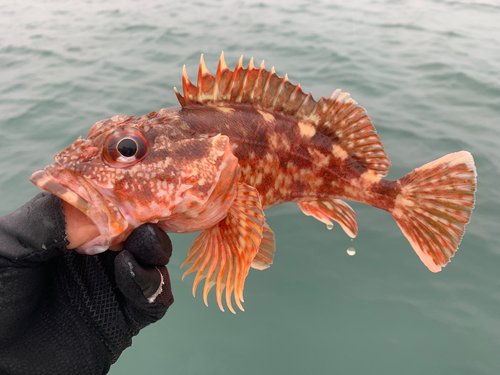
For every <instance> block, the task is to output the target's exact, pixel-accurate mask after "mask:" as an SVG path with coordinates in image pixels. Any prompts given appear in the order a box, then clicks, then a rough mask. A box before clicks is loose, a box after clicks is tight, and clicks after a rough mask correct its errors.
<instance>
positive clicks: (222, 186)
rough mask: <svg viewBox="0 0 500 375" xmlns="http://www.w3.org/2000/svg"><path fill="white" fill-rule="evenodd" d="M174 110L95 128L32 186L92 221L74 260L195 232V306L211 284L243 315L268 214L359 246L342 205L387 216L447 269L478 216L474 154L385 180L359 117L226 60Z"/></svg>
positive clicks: (352, 107)
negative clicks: (288, 205) (94, 232)
mask: <svg viewBox="0 0 500 375" xmlns="http://www.w3.org/2000/svg"><path fill="white" fill-rule="evenodd" d="M175 91H176V94H177V97H178V99H179V102H180V104H181V106H180V107H172V108H166V109H161V110H160V111H158V112H152V113H149V114H147V115H144V116H142V117H139V118H133V117H132V118H126V117H125V116H121V117H119V116H115V117H113V118H111V119H107V120H102V121H99V122H98V123H96V124H95V125H94V126H92V128H91V129H90V131H89V134H88V135H87V138H86V139H81V138H79V139H78V140H77V141H76V142H75V143H73V144H72V145H70V146H69V147H68V148H67V149H65V150H63V151H62V152H60V153H59V154H57V155H56V157H55V159H56V161H55V163H54V164H52V165H50V166H47V167H46V168H45V169H43V170H41V171H38V172H35V173H34V174H33V176H32V177H31V181H32V182H33V183H35V184H36V185H37V186H38V187H40V188H42V189H44V190H47V191H49V192H52V193H54V194H56V195H58V196H59V197H61V198H62V199H64V200H66V201H67V202H68V203H70V204H72V205H74V206H75V207H77V208H78V209H80V210H81V211H82V212H84V213H85V214H86V215H87V216H88V217H89V218H90V219H91V220H93V222H94V223H95V224H96V226H97V227H98V229H99V232H100V235H99V236H98V237H97V238H95V239H94V240H92V241H90V242H89V243H87V244H84V245H82V246H81V247H80V248H79V249H78V251H80V252H83V253H87V254H95V253H98V252H101V251H104V250H106V249H108V248H109V246H112V245H114V244H117V243H119V242H122V241H123V240H124V239H125V238H126V237H127V236H128V235H129V234H130V232H131V231H132V230H133V229H134V228H135V227H137V226H139V225H141V224H143V223H146V222H154V223H157V224H158V226H159V227H160V228H162V229H164V230H166V231H170V232H179V233H183V232H193V231H199V230H201V231H202V233H201V234H200V235H199V236H198V237H197V238H196V240H195V242H194V243H193V246H192V247H191V249H190V251H189V255H188V259H187V260H186V262H184V264H187V263H190V262H192V263H193V264H192V265H191V267H190V268H189V269H188V270H187V271H186V274H188V273H190V272H196V273H197V274H196V277H195V282H194V285H193V294H194V292H195V290H196V287H197V285H198V283H199V282H200V281H201V280H202V279H204V278H205V279H206V281H205V286H204V292H203V295H204V300H205V303H207V295H208V292H209V290H210V289H211V288H212V287H213V286H214V285H216V296H217V301H218V304H219V306H220V308H221V309H222V310H223V306H222V294H223V290H224V289H226V293H225V300H226V304H227V306H228V308H229V309H230V310H231V311H232V312H234V309H233V308H232V304H231V296H232V294H233V293H234V299H235V302H236V304H237V305H238V307H239V308H240V309H242V310H243V307H242V305H241V302H243V287H244V281H245V278H246V276H247V274H248V271H249V269H250V267H253V268H256V269H260V270H262V269H265V268H267V267H269V266H270V265H271V264H272V261H273V256H274V251H275V239H274V233H273V232H272V230H271V229H270V228H269V226H268V225H267V223H266V222H265V216H264V210H265V209H266V208H268V207H271V206H273V205H277V204H281V203H285V202H296V203H297V204H298V205H299V207H300V208H301V210H302V211H303V212H304V213H305V214H306V215H311V216H313V217H315V218H316V219H318V220H320V221H322V222H324V223H325V224H327V226H328V227H329V228H331V227H332V225H333V224H332V222H331V220H334V221H336V222H338V223H339V224H340V225H341V226H342V228H343V229H344V230H345V232H346V233H347V234H348V235H349V236H351V237H355V236H356V234H357V230H358V228H357V224H356V216H355V214H354V211H353V210H352V208H351V207H350V206H349V205H348V204H347V203H346V202H344V200H353V201H358V202H362V203H366V204H369V205H372V206H374V207H377V208H380V209H384V210H386V211H388V212H390V213H391V214H392V215H393V216H394V218H395V220H396V222H397V224H398V225H399V226H400V228H401V229H402V231H403V233H404V235H405V236H406V237H407V239H408V240H409V242H410V243H411V245H412V247H413V248H414V250H415V251H416V253H417V254H418V255H419V257H420V259H421V260H422V261H423V262H424V264H425V265H426V266H427V267H428V268H429V269H430V270H431V271H433V272H437V271H439V270H441V267H443V266H445V265H446V264H447V263H448V262H449V260H450V258H451V257H452V256H453V255H454V253H455V252H456V250H457V248H458V244H459V243H460V241H461V238H462V236H463V233H464V231H465V225H466V224H467V223H468V222H469V220H470V215H471V212H472V209H473V207H474V201H475V189H476V171H475V166H474V162H473V159H472V156H471V155H470V153H468V152H466V151H461V152H457V153H453V154H449V155H446V156H444V157H442V158H440V159H438V160H436V161H433V162H430V163H428V164H426V165H424V166H422V167H420V168H417V169H416V170H414V171H413V172H411V173H409V174H408V175H407V176H405V177H403V178H401V179H399V180H397V181H390V180H386V179H383V177H384V176H385V175H386V174H387V171H388V169H389V166H390V161H389V159H388V157H387V155H386V153H385V151H384V148H383V146H382V143H381V140H380V138H379V137H378V135H377V133H376V131H375V128H374V127H373V124H372V123H371V120H370V118H369V117H368V116H367V115H366V111H365V110H364V108H362V107H360V106H358V105H357V103H356V102H355V101H354V100H353V99H351V98H350V96H349V94H347V93H342V92H340V90H336V91H335V92H334V93H333V94H332V95H331V96H330V97H329V98H327V99H325V98H324V97H323V98H321V99H320V100H319V101H318V102H316V101H314V100H313V99H312V96H311V94H309V95H306V94H304V93H303V92H302V90H301V88H300V85H297V86H295V85H293V84H291V83H290V82H289V81H288V78H287V76H285V77H284V78H280V77H278V76H277V75H276V74H275V73H274V69H272V70H271V71H267V70H265V68H264V65H263V64H262V65H261V66H260V67H259V68H255V67H254V66H253V60H251V61H250V63H249V65H248V67H247V68H243V66H242V59H240V61H239V62H238V64H237V66H236V68H235V70H234V71H231V70H229V69H228V68H227V66H226V64H225V62H224V58H223V55H222V56H221V59H220V61H219V66H218V69H217V73H216V75H215V76H212V75H211V74H210V73H209V72H208V70H207V69H206V66H205V64H204V62H203V57H202V59H201V62H200V68H199V73H198V83H197V86H195V85H193V84H192V83H191V82H190V81H189V79H188V78H187V75H186V72H185V70H184V72H183V91H184V96H182V95H181V94H179V92H177V90H176V89H175Z"/></svg>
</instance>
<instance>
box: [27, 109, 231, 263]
mask: <svg viewBox="0 0 500 375" xmlns="http://www.w3.org/2000/svg"><path fill="white" fill-rule="evenodd" d="M238 174H239V167H238V159H237V158H236V157H235V156H234V155H233V153H232V151H231V148H230V145H229V139H228V137H226V136H222V135H219V134H218V135H212V136H197V137H193V136H189V133H187V134H184V133H182V131H181V130H180V129H179V128H178V127H175V126H169V125H168V119H167V120H166V121H164V122H163V123H162V126H161V127H160V126H158V125H157V124H153V123H151V122H148V121H143V120H141V118H139V119H136V120H134V118H129V119H125V116H120V117H119V116H115V117H113V118H111V119H107V120H102V121H99V122H97V123H96V124H94V125H93V126H92V128H91V129H90V131H89V133H88V135H87V138H85V139H83V138H81V137H80V138H78V139H77V140H76V141H75V142H74V143H73V144H71V145H70V146H68V147H67V148H66V149H64V150H63V151H61V152H59V153H58V154H56V155H55V162H54V163H53V164H51V165H49V166H47V167H45V168H44V169H42V170H39V171H37V172H35V173H33V175H32V176H31V178H30V180H31V182H33V183H34V184H35V185H36V186H38V187H39V188H41V189H42V190H46V191H48V192H50V193H52V194H54V195H56V196H58V197H60V198H61V199H63V200H64V201H66V202H68V203H69V204H71V205H73V206H74V207H76V208H77V209H79V210H80V211H81V212H83V213H84V214H85V215H87V216H88V217H89V218H90V219H91V220H92V221H93V222H94V224H95V225H96V226H97V228H98V230H99V233H100V236H99V237H98V238H97V239H94V240H93V241H91V242H89V243H87V244H83V245H82V246H80V247H79V248H78V249H77V251H79V252H82V253H86V254H95V253H99V252H102V251H105V250H106V249H107V248H109V246H113V245H115V244H117V243H120V242H122V241H124V240H125V239H126V237H127V236H128V235H129V234H130V233H131V231H132V230H133V229H134V228H136V227H138V226H139V225H141V224H143V223H150V222H152V223H158V224H159V225H160V224H161V228H163V229H165V230H170V231H176V232H190V231H196V230H200V229H205V227H206V226H210V225H214V224H215V223H216V222H218V221H219V220H221V219H222V218H223V217H225V215H226V214H227V211H228V210H229V207H230V205H231V203H232V201H233V200H234V197H235V196H236V183H235V181H236V180H237V177H238Z"/></svg>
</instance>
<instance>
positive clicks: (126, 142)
mask: <svg viewBox="0 0 500 375" xmlns="http://www.w3.org/2000/svg"><path fill="white" fill-rule="evenodd" d="M138 150H139V145H138V144H137V142H136V141H135V140H133V139H132V138H123V139H122V140H121V141H120V142H118V143H117V144H116V151H118V153H119V154H120V155H122V156H125V157H126V158H129V157H131V156H135V154H137V151H138Z"/></svg>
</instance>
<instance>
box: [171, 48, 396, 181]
mask: <svg viewBox="0 0 500 375" xmlns="http://www.w3.org/2000/svg"><path fill="white" fill-rule="evenodd" d="M182 88H183V93H184V96H182V95H181V94H180V93H179V92H178V91H177V89H176V88H174V90H175V94H176V95H177V98H178V99H179V103H180V104H181V106H182V107H190V106H196V105H212V106H224V105H227V104H239V103H247V104H251V105H253V106H254V107H257V108H259V109H261V110H262V109H263V110H267V111H269V112H278V113H281V114H283V115H285V116H292V117H294V118H295V119H296V120H297V122H299V121H300V122H305V123H308V124H310V125H312V126H314V127H315V129H316V130H317V131H319V132H321V133H322V134H324V135H326V136H328V137H330V138H332V140H333V141H334V142H335V143H337V144H338V145H339V146H340V147H341V149H342V150H344V151H346V153H347V155H349V156H351V157H353V158H355V159H356V160H357V161H358V162H359V163H360V164H362V165H363V166H364V167H365V168H367V169H369V170H371V171H373V172H374V173H375V174H377V175H379V176H381V177H383V176H385V175H386V174H387V172H388V170H389V167H390V165H391V162H390V160H389V158H388V157H387V154H386V153H385V151H384V146H382V142H381V140H380V138H379V136H378V135H377V132H376V130H375V127H374V126H373V124H372V121H371V120H370V118H369V117H368V116H367V115H366V110H365V109H364V108H363V107H360V106H358V103H357V102H356V101H355V100H353V99H352V98H351V97H350V95H349V94H348V93H345V92H341V91H340V90H335V92H334V93H333V94H332V95H331V96H330V97H329V98H328V99H325V97H322V98H321V99H320V100H319V101H318V102H316V101H315V100H314V99H313V98H312V94H311V93H309V94H305V93H304V92H303V91H302V89H301V88H300V84H298V85H293V84H292V83H290V82H289V81H288V77H287V76H286V75H285V77H284V78H280V77H278V75H277V74H276V73H275V72H274V67H273V68H272V69H271V71H267V70H266V69H265V67H264V61H263V62H262V64H261V65H260V67H259V68H255V67H254V63H253V58H252V59H251V60H250V63H249V64H248V67H247V68H243V56H242V57H240V59H239V60H238V63H237V64H236V68H235V69H234V71H231V70H230V69H229V68H228V67H227V65H226V62H225V61H224V52H223V53H222V54H221V56H220V60H219V66H218V67H217V73H216V74H215V77H214V76H212V75H211V74H210V72H209V71H208V69H207V67H206V65H205V62H204V60H203V55H201V59H200V66H199V70H198V83H197V86H195V85H193V84H192V83H191V82H190V80H189V78H188V76H187V74H186V67H185V66H184V68H183V71H182Z"/></svg>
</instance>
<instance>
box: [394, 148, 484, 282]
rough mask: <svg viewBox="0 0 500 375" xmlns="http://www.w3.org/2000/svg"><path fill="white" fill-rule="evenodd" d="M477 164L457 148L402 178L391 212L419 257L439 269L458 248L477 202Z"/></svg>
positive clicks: (430, 266) (430, 267)
mask: <svg viewBox="0 0 500 375" xmlns="http://www.w3.org/2000/svg"><path fill="white" fill-rule="evenodd" d="M476 176H477V174H476V167H475V166H474V160H473V158H472V155H471V154H470V153H469V152H467V151H460V152H455V153H453V154H449V155H446V156H443V157H442V158H440V159H438V160H435V161H433V162H430V163H427V164H425V165H424V166H422V167H420V168H417V169H415V170H414V171H413V172H411V173H409V174H407V175H406V176H404V177H403V178H401V179H400V180H399V181H398V182H399V184H400V185H401V188H402V190H401V193H400V194H399V195H398V196H397V197H396V200H395V206H394V209H393V210H392V212H391V213H392V215H393V216H394V218H395V219H396V222H397V223H398V225H399V227H400V228H401V230H402V231H403V234H404V235H405V237H406V238H407V239H408V241H410V244H411V245H412V247H413V250H415V252H416V253H417V255H418V256H419V257H420V260H421V261H422V262H423V263H424V264H425V265H426V266H427V267H428V268H429V270H431V271H432V272H439V271H441V268H442V267H444V266H446V264H447V263H448V262H449V261H450V259H451V258H452V257H453V256H454V255H455V252H456V251H457V250H458V245H459V244H460V242H461V240H462V236H463V234H464V232H465V225H466V224H467V223H468V222H469V220H470V216H471V214H472V210H473V208H474V202H475V191H476Z"/></svg>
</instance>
